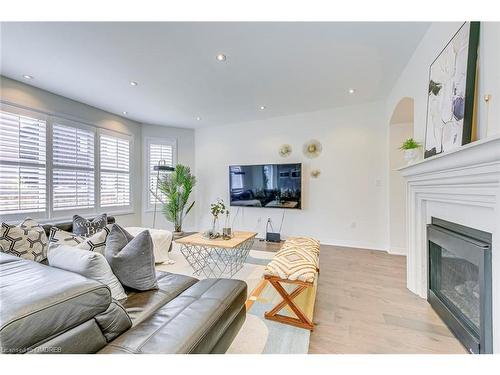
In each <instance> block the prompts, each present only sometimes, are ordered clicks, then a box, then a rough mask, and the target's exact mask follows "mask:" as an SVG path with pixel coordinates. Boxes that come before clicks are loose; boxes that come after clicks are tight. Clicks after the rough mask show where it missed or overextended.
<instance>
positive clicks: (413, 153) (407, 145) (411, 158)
mask: <svg viewBox="0 0 500 375" xmlns="http://www.w3.org/2000/svg"><path fill="white" fill-rule="evenodd" d="M420 147H422V144H421V143H419V142H417V141H415V140H414V139H413V138H408V139H407V140H406V141H404V142H403V144H402V145H401V147H400V148H399V149H400V150H403V151H404V152H405V160H406V164H411V163H413V162H415V161H416V159H417V158H418V149H419V148H420Z"/></svg>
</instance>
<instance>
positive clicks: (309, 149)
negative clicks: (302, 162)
mask: <svg viewBox="0 0 500 375" xmlns="http://www.w3.org/2000/svg"><path fill="white" fill-rule="evenodd" d="M321 149H322V147H321V143H319V141H316V140H314V139H313V140H311V141H309V142H306V143H304V148H303V152H304V155H305V156H307V157H308V158H317V157H318V156H319V154H321Z"/></svg>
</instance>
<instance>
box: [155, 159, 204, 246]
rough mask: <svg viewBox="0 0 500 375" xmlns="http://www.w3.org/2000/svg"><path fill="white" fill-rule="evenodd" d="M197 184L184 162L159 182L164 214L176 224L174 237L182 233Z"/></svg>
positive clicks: (191, 206)
mask: <svg viewBox="0 0 500 375" xmlns="http://www.w3.org/2000/svg"><path fill="white" fill-rule="evenodd" d="M195 184H196V178H195V177H194V176H193V175H192V174H191V170H190V169H189V167H187V166H185V165H182V164H177V165H176V166H175V170H174V171H173V172H172V173H169V174H167V175H165V176H164V177H163V178H162V179H161V180H160V182H159V186H158V189H159V190H160V192H161V193H162V194H163V196H164V204H163V214H164V215H165V217H166V218H167V220H168V221H170V222H171V223H172V224H173V225H174V238H177V237H179V236H180V235H182V222H183V220H184V218H185V217H186V215H187V214H188V213H189V211H191V209H192V208H193V206H194V201H193V202H192V203H191V204H190V205H188V200H189V196H190V195H191V192H192V191H193V188H194V186H195Z"/></svg>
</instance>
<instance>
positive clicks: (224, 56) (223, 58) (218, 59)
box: [215, 53, 226, 61]
mask: <svg viewBox="0 0 500 375" xmlns="http://www.w3.org/2000/svg"><path fill="white" fill-rule="evenodd" d="M215 58H216V59H217V61H226V55H224V54H223V53H219V54H218V55H217V56H215Z"/></svg>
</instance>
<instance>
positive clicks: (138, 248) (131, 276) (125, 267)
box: [104, 224, 158, 290]
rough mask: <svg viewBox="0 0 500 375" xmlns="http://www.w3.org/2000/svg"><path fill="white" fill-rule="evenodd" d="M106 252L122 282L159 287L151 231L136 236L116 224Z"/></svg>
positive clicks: (110, 235)
mask: <svg viewBox="0 0 500 375" xmlns="http://www.w3.org/2000/svg"><path fill="white" fill-rule="evenodd" d="M104 255H105V256H106V260H107V261H108V263H109V265H110V266H111V269H112V270H113V273H114V274H115V275H116V277H117V278H118V280H120V283H122V285H125V286H127V287H129V288H132V289H136V290H150V289H157V288H158V283H157V282H156V271H155V256H154V253H153V240H152V238H151V234H150V233H149V231H147V230H145V231H144V232H141V233H139V234H138V235H137V236H136V237H133V236H132V235H131V234H130V233H128V232H127V231H126V230H125V229H123V228H122V227H120V226H119V225H117V224H115V225H114V226H113V228H112V229H111V232H110V233H109V235H108V238H107V240H106V250H105V252H104Z"/></svg>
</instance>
